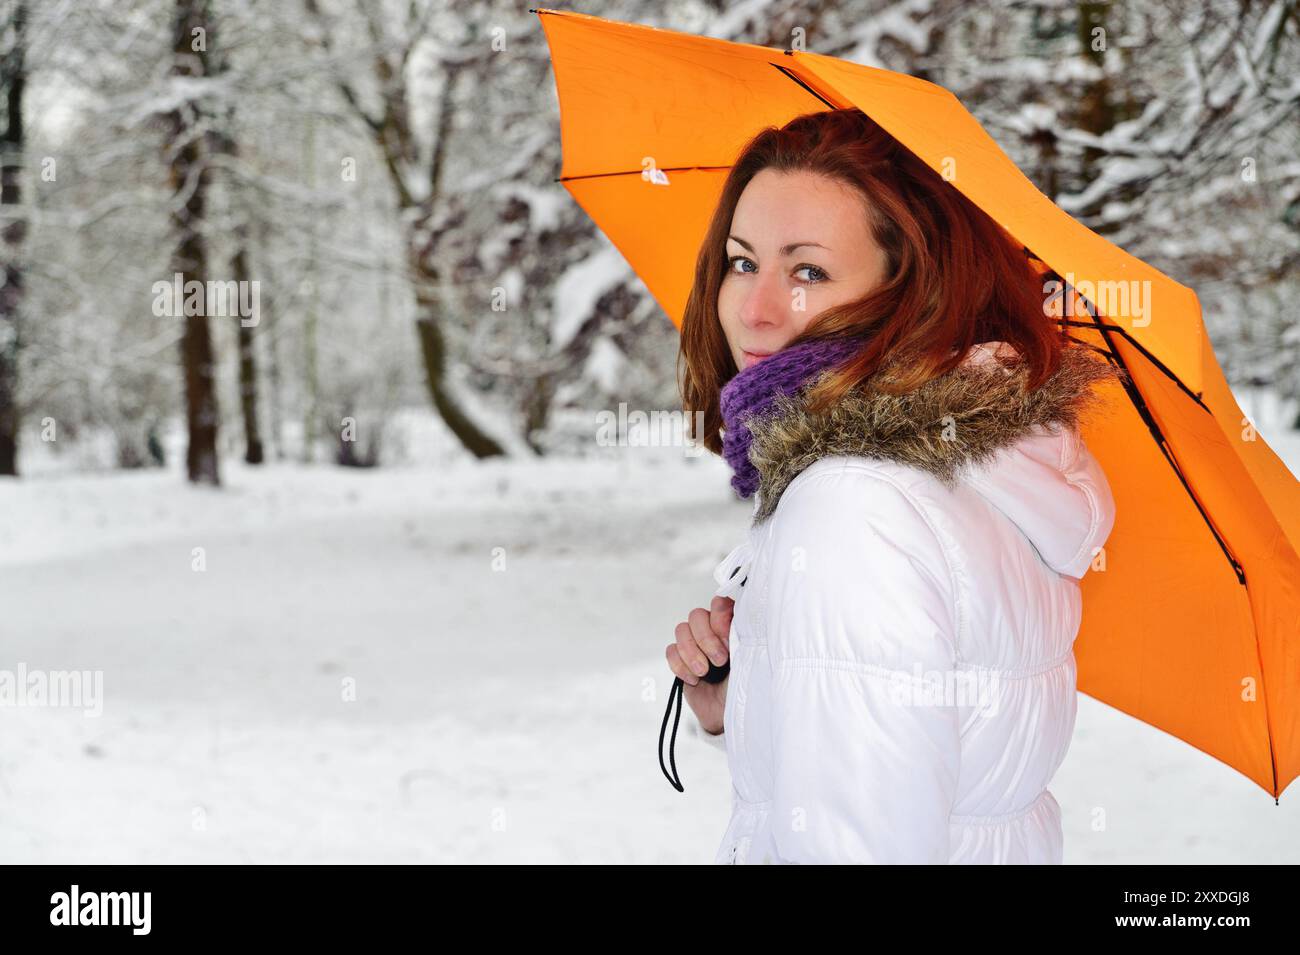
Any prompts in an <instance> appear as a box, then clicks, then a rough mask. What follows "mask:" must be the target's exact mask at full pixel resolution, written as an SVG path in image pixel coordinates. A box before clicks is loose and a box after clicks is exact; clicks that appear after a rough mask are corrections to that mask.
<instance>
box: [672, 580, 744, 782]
mask: <svg viewBox="0 0 1300 955" xmlns="http://www.w3.org/2000/svg"><path fill="white" fill-rule="evenodd" d="M740 567H741V565H739V564H737V565H736V569H735V570H733V571H732V572H731V576H732V577H735V576H736V574H737V573H738V572H739V571H740ZM728 579H730V578H728ZM747 580H749V577H748V576H746V577H745V578H743V579H742V580H741V581H740V586H742V587H743V586H745V581H747ZM706 659H707V657H706ZM730 672H731V660H730V659H728V660H727V662H726V663H724V664H722V666H718V665H717V664H716V663H714V662H713V661H712V660H709V672H708V673H706V674H704V676H702V677H700V679H701V680H703V681H704V682H705V683H721V682H722V681H723V680H725V679H726V678H727V674H728V673H730ZM685 693H686V683H685V681H684V680H683V679H682V678H681V677H675V678H674V679H673V686H672V689H671V690H669V691H668V708H667V709H666V710H664V721H663V724H662V725H661V726H660V727H659V768H660V769H661V770H663V774H664V777H665V778H666V779H667V780H668V782H669V783H671V784H672V787H673V788H674V789H676V790H677V791H678V792H679V793H683V792H686V787H685V786H683V785H682V781H681V780H682V777H681V776H680V775H678V773H677V760H676V758H675V757H674V750H675V749H676V748H677V724H678V723H679V722H681V718H682V697H683V696H684V695H685ZM674 703H675V704H677V714H676V715H675V716H674V717H673V735H672V736H671V737H670V738H669V740H668V762H669V763H670V764H671V765H672V768H673V773H672V776H669V775H668V769H667V767H665V766H664V733H665V731H667V729H668V714H669V713H671V712H673V704H674ZM673 776H676V777H677V778H676V779H674V778H673Z"/></svg>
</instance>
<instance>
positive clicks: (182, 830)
mask: <svg viewBox="0 0 1300 955" xmlns="http://www.w3.org/2000/svg"><path fill="white" fill-rule="evenodd" d="M1289 447H1291V448H1294V447H1295V445H1294V444H1292V445H1290V446H1289ZM1292 460H1295V458H1294V457H1293V458H1292ZM226 480H227V484H228V487H227V488H226V489H225V490H223V491H221V492H215V493H214V492H211V491H207V490H202V489H193V488H188V487H186V486H184V484H183V482H182V481H181V480H180V477H179V475H178V474H176V473H175V472H167V473H158V472H152V473H139V474H128V473H118V474H109V475H102V476H100V475H79V476H73V477H62V478H48V479H41V480H39V481H37V480H31V481H26V482H9V483H8V484H0V581H2V582H3V583H2V584H0V599H3V602H4V605H5V610H4V617H3V620H4V624H3V625H4V627H5V632H4V633H3V644H2V647H0V649H2V651H3V652H2V657H3V659H0V668H7V669H10V670H12V669H15V668H16V666H17V664H18V662H20V661H21V662H24V663H26V665H27V666H28V667H29V668H36V667H40V668H46V669H74V668H85V669H101V670H103V671H104V694H105V703H104V712H103V715H102V716H100V717H97V718H90V717H86V716H84V715H82V714H81V713H80V712H79V711H75V710H68V709H63V710H59V709H52V708H38V707H7V708H5V709H4V710H3V711H0V717H2V718H3V722H2V723H0V861H4V862H84V863H92V862H208V861H211V862H324V861H329V862H353V861H355V862H361V861H384V862H390V861H391V862H417V861H455V862H467V861H474V862H708V861H710V860H711V859H712V855H713V852H714V850H715V848H716V845H717V841H718V839H719V838H720V836H721V833H722V829H723V826H724V825H725V822H726V819H727V812H728V802H727V800H728V778H727V772H726V765H725V757H724V756H723V754H722V753H721V752H719V751H718V750H716V749H714V748H712V747H711V746H708V745H706V744H704V743H703V742H701V741H699V740H698V739H696V738H694V737H693V736H692V734H691V733H690V731H689V728H688V727H689V726H690V725H691V724H690V723H689V721H688V720H687V717H686V715H685V714H684V716H683V724H682V728H681V730H680V731H679V737H678V745H677V765H678V769H679V771H680V773H681V775H682V779H683V782H684V783H685V786H686V793H685V794H679V793H677V792H675V791H674V790H673V789H672V788H671V787H670V786H669V785H668V783H667V781H666V780H665V779H664V778H663V776H662V774H661V773H660V770H659V765H658V761H657V758H656V755H655V745H656V743H657V739H658V732H659V724H660V720H661V718H662V715H663V708H664V705H665V702H666V693H667V690H668V687H669V686H670V684H671V679H670V675H669V673H668V670H667V667H666V665H665V664H664V662H663V647H664V645H665V644H666V643H667V642H668V641H669V640H670V639H671V634H672V628H673V625H674V624H675V623H676V622H677V621H678V620H679V619H682V618H683V617H684V616H685V613H686V612H687V611H688V610H689V609H690V608H691V607H692V606H695V605H697V604H706V603H707V601H708V597H709V595H710V594H711V593H712V590H713V584H712V579H711V577H710V571H711V570H712V568H713V566H714V564H715V563H716V562H717V561H718V560H720V559H721V558H722V557H723V556H724V555H725V554H726V552H727V550H728V549H729V548H730V547H731V546H732V544H734V543H735V541H736V540H738V539H739V535H740V534H741V533H742V532H743V529H744V528H745V526H746V524H747V522H748V518H749V512H750V505H749V504H748V503H742V502H733V501H730V499H729V491H728V489H727V475H726V473H725V471H724V470H723V467H722V465H721V462H719V461H717V460H716V459H713V458H711V457H705V458H700V459H697V460H685V459H683V458H682V457H681V455H680V453H676V454H674V453H673V452H671V451H656V452H651V451H650V450H649V449H635V450H634V451H633V450H630V451H629V453H628V454H627V455H626V456H625V458H624V460H622V461H619V462H612V461H611V462H588V463H585V464H584V463H575V462H546V463H534V462H522V463H521V462H502V463H492V464H487V465H475V464H472V463H466V464H464V465H459V466H457V467H455V468H453V469H450V470H448V471H445V472H442V473H441V474H438V473H433V472H430V471H429V470H427V469H420V470H416V469H409V470H386V471H377V472H348V471H343V470H340V469H334V468H327V467H322V468H317V469H301V468H297V467H293V466H289V465H283V466H274V467H270V468H267V469H265V470H262V471H257V470H249V469H245V468H240V467H238V466H234V465H231V466H228V467H227V471H226ZM194 547H202V548H204V556H205V559H206V566H207V569H206V570H205V571H204V572H202V573H199V572H195V571H194V570H193V569H191V562H192V560H193V557H192V548H194ZM496 547H500V548H504V551H503V552H496V553H504V557H505V569H504V570H494V569H493V557H494V551H493V548H496ZM345 679H351V680H354V681H355V686H356V699H355V701H344V700H343V698H342V689H341V688H342V685H343V682H344V680H345ZM1051 788H1052V792H1053V794H1054V795H1055V796H1056V798H1057V800H1058V801H1059V802H1060V803H1061V805H1062V808H1063V812H1064V818H1065V827H1066V861H1067V862H1074V863H1092V862H1155V861H1163V862H1210V861H1228V862H1296V861H1300V812H1297V802H1296V800H1297V798H1298V797H1297V796H1296V795H1295V793H1294V792H1291V793H1288V794H1286V795H1284V796H1283V798H1282V804H1281V806H1274V804H1273V800H1272V799H1271V798H1270V797H1269V796H1268V795H1267V794H1266V793H1264V791H1263V790H1261V789H1259V788H1258V787H1256V786H1255V785H1254V784H1253V783H1250V782H1249V781H1247V780H1246V779H1245V778H1244V777H1242V776H1240V775H1239V774H1237V773H1236V772H1234V771H1233V770H1230V769H1228V768H1226V767H1224V766H1222V765H1221V764H1219V763H1217V762H1216V761H1214V760H1212V759H1210V758H1209V757H1207V756H1204V755H1203V754H1201V753H1198V752H1196V751H1195V750H1193V749H1192V748H1191V747H1189V746H1187V745H1186V744H1184V743H1182V742H1180V741H1178V740H1175V739H1173V738H1171V737H1168V736H1165V735H1164V734H1161V733H1159V732H1157V731H1155V730H1152V729H1151V728H1149V727H1146V726H1145V725H1143V724H1140V723H1138V722H1137V721H1135V720H1132V719H1131V718H1129V717H1127V716H1124V715H1123V714H1120V713H1118V712H1116V711H1114V710H1111V709H1110V708H1108V707H1106V706H1103V705H1101V704H1099V703H1097V702H1096V701H1094V700H1092V699H1090V698H1088V697H1086V696H1082V695H1081V696H1080V698H1079V719H1078V724H1077V729H1076V733H1075V737H1074V742H1073V744H1072V747H1071V750H1070V753H1069V756H1068V757H1067V759H1066V762H1065V765H1064V766H1063V768H1062V770H1061V771H1060V773H1059V774H1058V776H1057V777H1056V780H1055V781H1054V782H1053V784H1052V787H1051ZM1103 818H1104V828H1102V829H1096V828H1094V827H1095V826H1097V825H1098V824H1099V820H1102V819H1103Z"/></svg>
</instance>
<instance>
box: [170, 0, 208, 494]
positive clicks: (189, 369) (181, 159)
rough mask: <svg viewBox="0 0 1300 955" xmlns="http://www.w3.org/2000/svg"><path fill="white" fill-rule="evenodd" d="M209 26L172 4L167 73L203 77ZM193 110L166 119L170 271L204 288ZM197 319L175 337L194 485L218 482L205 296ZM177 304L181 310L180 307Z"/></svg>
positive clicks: (199, 136)
mask: <svg viewBox="0 0 1300 955" xmlns="http://www.w3.org/2000/svg"><path fill="white" fill-rule="evenodd" d="M211 27H212V25H211V23H209V22H208V18H207V3H206V0H177V2H176V21H175V35H174V40H175V45H174V46H173V52H174V54H175V60H174V63H173V66H172V74H173V75H176V76H189V77H199V76H206V75H207V72H208V54H207V46H208V44H209V43H211V42H212V29H211ZM196 114H197V106H195V105H194V104H193V103H185V104H182V105H181V106H180V107H178V108H177V109H176V110H174V111H173V112H172V113H171V114H170V119H171V141H170V143H169V150H170V152H171V154H172V160H171V169H170V174H171V186H172V189H173V190H174V191H175V192H176V194H177V196H181V195H186V194H187V193H188V197H187V198H186V200H185V204H184V206H182V207H180V208H177V209H174V210H173V212H172V225H173V227H174V228H175V230H176V234H177V237H178V241H177V245H176V252H175V257H174V260H173V266H172V271H173V272H179V273H181V275H182V277H183V279H182V280H183V283H184V284H185V285H188V284H189V283H190V282H198V283H200V287H201V288H204V289H206V288H207V279H208V275H207V250H206V247H205V244H204V240H203V235H202V233H201V232H200V228H201V226H202V222H203V211H204V202H205V200H206V197H207V188H208V180H209V169H208V164H207V145H208V144H207V141H206V140H207V137H206V135H205V134H203V133H200V132H198V131H197V127H198V125H199V117H198V116H197V115H196ZM201 298H202V301H203V303H204V304H203V308H202V309H201V310H200V311H201V314H198V315H190V314H186V315H185V332H184V334H183V336H182V337H181V343H180V344H181V369H182V372H183V375H184V379H185V420H186V425H187V427H188V430H189V444H188V446H187V448H186V451H185V465H186V469H187V472H188V476H189V479H190V481H192V482H193V483H195V484H212V485H218V484H220V483H221V478H220V474H219V473H218V459H217V425H218V410H217V391H216V364H215V358H214V355H213V351H212V336H211V333H210V330H209V328H208V316H207V310H208V309H207V297H206V295H204V296H202V297H201ZM178 304H180V306H181V308H182V310H183V311H185V312H187V313H188V311H189V309H187V308H185V306H184V304H183V302H182V303H178Z"/></svg>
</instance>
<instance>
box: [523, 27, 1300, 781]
mask: <svg viewBox="0 0 1300 955" xmlns="http://www.w3.org/2000/svg"><path fill="white" fill-rule="evenodd" d="M532 12H536V13H538V14H539V15H542V16H540V19H541V23H542V27H543V29H544V30H545V33H546V38H547V42H548V43H549V45H550V51H551V59H552V63H553V66H554V70H555V82H556V87H557V89H558V91H559V101H560V132H561V139H562V145H563V155H564V163H563V169H562V170H561V177H560V181H561V182H563V183H564V187H565V188H566V189H568V190H569V192H570V194H571V195H572V196H573V198H574V199H576V200H577V202H578V203H579V205H581V206H582V208H583V209H584V210H586V212H587V213H588V214H589V215H590V216H591V218H592V219H594V220H595V222H596V223H597V224H598V225H599V226H600V228H601V229H602V230H603V231H604V232H605V234H606V235H607V236H608V237H609V239H610V241H611V242H613V243H614V245H615V246H616V247H617V248H618V249H619V251H620V252H621V253H622V254H623V256H624V257H625V258H626V259H627V261H628V262H629V264H631V266H632V267H633V268H634V269H635V270H636V272H637V274H638V275H640V276H641V278H642V280H643V281H644V282H645V284H646V286H647V287H648V288H649V290H650V292H651V293H652V294H653V295H654V297H655V298H656V299H657V300H658V302H659V304H660V305H661V306H662V307H663V309H664V311H665V312H667V313H668V316H669V317H670V318H671V319H672V321H673V323H674V324H676V325H677V326H678V327H680V326H681V320H682V313H683V310H684V308H685V305H686V298H687V294H688V292H689V290H690V285H691V280H692V277H693V276H694V272H695V260H696V256H697V253H698V251H699V247H700V243H701V241H702V239H703V237H704V233H705V229H706V226H707V224H708V219H709V217H710V214H711V212H712V210H713V208H714V207H715V206H716V204H717V200H718V197H719V195H720V193H721V189H722V184H723V181H724V179H725V178H726V175H727V172H728V170H729V169H730V166H731V162H732V160H733V159H734V158H735V156H736V155H737V154H738V153H739V151H740V148H741V146H742V145H743V144H744V143H745V142H747V141H748V140H749V139H750V137H751V136H753V135H754V134H755V133H756V132H758V131H759V130H760V129H762V128H763V127H766V126H768V125H774V126H781V125H783V124H785V123H786V122H787V121H788V120H790V119H793V118H794V117H796V116H799V115H801V114H804V113H808V112H812V111H815V110H825V109H835V108H852V107H856V108H858V109H861V110H862V111H863V112H864V113H866V114H867V115H868V116H870V117H871V118H872V119H873V120H875V121H876V122H877V123H879V124H880V125H881V126H882V127H884V128H885V129H886V130H887V131H888V132H889V133H890V134H891V135H893V136H894V137H895V138H896V139H898V140H899V141H900V142H901V143H903V144H904V145H905V146H906V147H907V148H908V149H910V150H911V151H912V152H914V153H915V154H916V155H917V156H919V157H921V159H923V160H924V161H925V162H927V163H928V164H929V165H930V166H931V167H932V168H933V169H935V170H936V171H938V172H940V173H941V174H943V175H944V176H945V178H947V179H948V180H949V181H950V182H951V183H952V184H953V186H954V188H956V189H958V190H960V191H961V193H962V194H963V195H965V196H966V197H967V198H968V199H970V200H971V201H972V202H974V203H975V204H976V205H977V206H979V207H980V208H981V209H983V210H984V211H985V212H986V213H988V214H989V215H990V216H992V217H993V218H994V219H995V220H997V221H998V222H999V223H1001V225H1002V226H1003V227H1004V228H1005V229H1006V230H1007V232H1008V233H1009V234H1010V235H1011V236H1012V237H1014V239H1015V240H1016V242H1017V243H1019V244H1020V245H1023V246H1024V248H1025V252H1026V254H1027V255H1029V256H1030V257H1031V258H1032V259H1034V260H1036V261H1037V262H1039V263H1042V270H1043V272H1044V274H1045V276H1052V277H1054V278H1057V279H1060V280H1062V282H1063V284H1064V288H1065V294H1064V295H1062V296H1061V298H1060V301H1059V303H1058V304H1064V305H1065V306H1066V307H1063V308H1062V310H1061V314H1060V317H1059V318H1058V321H1059V322H1060V323H1061V324H1063V325H1066V326H1068V327H1069V330H1070V332H1071V334H1072V335H1073V337H1075V338H1076V339H1078V340H1080V341H1083V342H1085V343H1087V344H1090V345H1093V346H1094V347H1096V348H1099V349H1101V350H1102V351H1104V352H1105V353H1106V354H1107V356H1108V357H1109V359H1110V360H1111V361H1114V362H1116V363H1117V364H1119V365H1121V366H1122V367H1123V368H1125V369H1126V370H1127V371H1128V374H1129V377H1130V379H1131V385H1121V384H1114V385H1112V386H1109V390H1108V391H1106V392H1105V393H1104V394H1105V397H1106V398H1107V400H1108V401H1110V402H1112V408H1111V411H1112V413H1111V414H1110V415H1109V416H1100V415H1099V416H1098V420H1099V421H1102V420H1103V417H1104V423H1102V424H1099V425H1096V426H1094V427H1091V428H1089V427H1087V426H1085V433H1084V439H1085V441H1086V442H1087V444H1088V446H1089V448H1090V449H1091V450H1092V451H1093V453H1094V454H1095V455H1096V456H1097V458H1098V459H1099V460H1100V461H1101V464H1102V466H1103V467H1104V468H1105V471H1106V474H1107V477H1108V478H1109V481H1110V484H1111V487H1112V490H1113V491H1114V494H1115V499H1116V507H1117V511H1118V514H1117V517H1116V522H1115V527H1114V531H1113V532H1112V534H1111V537H1110V539H1109V540H1108V541H1107V544H1106V547H1105V549H1104V552H1102V553H1100V554H1098V555H1097V558H1096V560H1095V561H1094V562H1093V567H1092V571H1091V572H1090V573H1088V574H1087V575H1085V577H1084V579H1083V583H1082V587H1083V593H1084V616H1083V625H1082V629H1081V630H1080V632H1079V637H1078V639H1077V641H1076V644H1075V653H1076V657H1077V660H1078V672H1079V689H1080V690H1082V691H1083V692H1085V693H1087V694H1089V695H1090V696H1093V697H1095V698H1096V699H1098V700H1101V701H1103V702H1105V703H1107V704H1109V705H1111V706H1113V707H1116V708H1117V709H1119V710H1122V711H1123V712H1125V713H1128V714H1130V715H1132V716H1135V717H1137V718H1138V719H1140V720H1142V721H1144V722H1146V723H1150V724H1151V725H1152V726H1156V727H1159V728H1160V729H1162V730H1165V731H1166V732H1168V733H1172V734H1173V735H1174V736H1177V737H1178V738H1179V739H1182V740H1185V741H1186V742H1188V743H1190V744H1191V745H1193V746H1195V747H1196V748H1197V749H1200V750H1202V751H1203V752H1206V753H1209V754H1210V755H1211V756H1214V757H1215V758H1216V759H1219V760H1222V761H1223V762H1224V763H1227V764H1228V765H1229V766H1231V767H1233V768H1234V769H1236V770H1238V771H1240V772H1241V773H1244V774H1245V775H1246V776H1248V777H1250V778H1251V779H1252V780H1254V781H1255V782H1256V783H1258V784H1259V785H1260V786H1262V787H1264V788H1265V789H1266V790H1268V791H1269V792H1270V793H1271V794H1272V795H1273V796H1274V798H1275V800H1276V798H1277V797H1278V796H1280V795H1281V793H1282V790H1283V789H1285V788H1286V787H1287V784H1289V783H1290V782H1291V781H1292V780H1293V779H1295V777H1296V775H1297V774H1300V732H1298V729H1300V718H1298V714H1300V556H1298V554H1300V484H1297V482H1296V479H1295V478H1294V477H1293V476H1292V475H1291V474H1290V472H1289V471H1288V470H1287V468H1286V466H1285V465H1284V464H1283V463H1282V461H1281V460H1280V459H1279V458H1278V456H1277V455H1276V454H1275V453H1274V452H1273V451H1272V450H1271V449H1270V448H1269V447H1268V445H1267V444H1266V443H1265V442H1264V440H1263V438H1262V437H1261V436H1260V435H1259V434H1258V433H1257V432H1256V431H1255V430H1254V427H1253V425H1252V423H1251V421H1250V420H1249V419H1248V418H1247V417H1246V415H1245V414H1243V413H1242V410H1241V408H1240V407H1238V405H1237V403H1236V401H1235V400H1234V398H1233V396H1232V393H1231V392H1230V391H1229V389H1228V385H1227V382H1226V381H1225V380H1224V377H1223V372H1222V370H1221V369H1220V368H1219V364H1218V362H1217V361H1216V359H1215V357H1214V352H1213V350H1212V348H1211V347H1210V342H1209V338H1208V336H1207V335H1206V331H1205V326H1204V324H1203V322H1202V320H1201V309H1200V303H1199V302H1198V301H1197V298H1196V294H1195V293H1194V292H1193V291H1192V290H1191V289H1189V288H1186V287H1185V286H1183V285H1180V284H1178V283H1177V282H1175V281H1174V280H1172V279H1170V278H1168V277H1167V276H1165V275H1163V274H1161V273H1160V272H1159V271H1157V270H1156V269H1154V268H1152V267H1151V266H1150V265H1147V264H1146V263H1145V262H1143V261H1141V260H1140V259H1137V258H1134V257H1133V256H1131V255H1129V254H1128V253H1126V252H1125V251H1124V250H1123V249H1120V248H1118V247H1116V246H1115V245H1113V244H1111V243H1110V242H1109V241H1107V240H1106V239H1104V238H1102V237H1101V236H1099V235H1097V234H1096V233H1094V232H1092V231H1091V230H1089V229H1088V228H1086V227H1085V226H1083V225H1081V224H1079V223H1078V222H1076V221H1075V220H1074V219H1072V218H1071V217H1070V216H1069V215H1067V214H1066V213H1065V212H1064V211H1062V210H1061V209H1060V208H1059V207H1057V206H1056V205H1055V204H1054V203H1053V202H1052V201H1051V200H1050V199H1048V198H1047V197H1046V196H1045V195H1043V194H1042V193H1041V192H1039V191H1038V189H1037V188H1035V186H1034V185H1033V184H1032V183H1031V182H1030V181H1029V180H1028V179H1027V178H1025V176H1024V174H1022V173H1021V172H1020V170H1019V169H1017V168H1016V166H1015V164H1014V163H1013V162H1012V161H1011V160H1010V159H1009V158H1008V157H1007V155H1006V154H1005V153H1004V152H1003V151H1002V150H1001V149H1000V148H999V147H998V145H997V143H995V142H994V141H993V139H992V138H991V137H990V136H989V135H988V133H986V132H985V131H984V129H983V127H982V126H980V124H979V123H978V122H977V121H976V120H975V118H974V117H973V116H971V114H970V113H968V112H967V111H966V109H965V108H964V107H963V106H962V105H961V103H960V102H958V100H957V98H956V97H955V96H953V95H952V94H951V93H949V92H948V91H947V90H945V89H943V88H942V87H939V86H935V85H934V84H932V83H927V82H924V81H922V80H919V79H916V78H914V77H911V76H907V75H904V74H901V73H894V72H890V71H888V70H880V69H872V68H870V67H866V66H860V65H858V64H855V63H848V62H845V61H843V60H838V59H835V58H833V57H829V56H823V55H820V54H817V53H808V52H804V51H801V50H777V49H772V48H769V47H764V46H755V45H751V44H745V43H731V42H727V41H723V40H715V39H709V38H707V37H699V36H693V35H691V34H686V33H677V32H674V31H670V30H661V29H656V28H652V27H645V26H639V25H635V24H627V23H619V22H615V21H611V20H605V19H602V18H599V17H593V16H588V15H585V14H580V13H573V12H569V11H560V10H547V9H540V10H534V11H532ZM1081 300H1086V303H1090V304H1091V305H1092V306H1093V309H1092V311H1093V312H1095V314H1092V313H1090V311H1088V310H1085V309H1084V308H1082V307H1074V306H1075V303H1080V302H1081Z"/></svg>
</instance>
